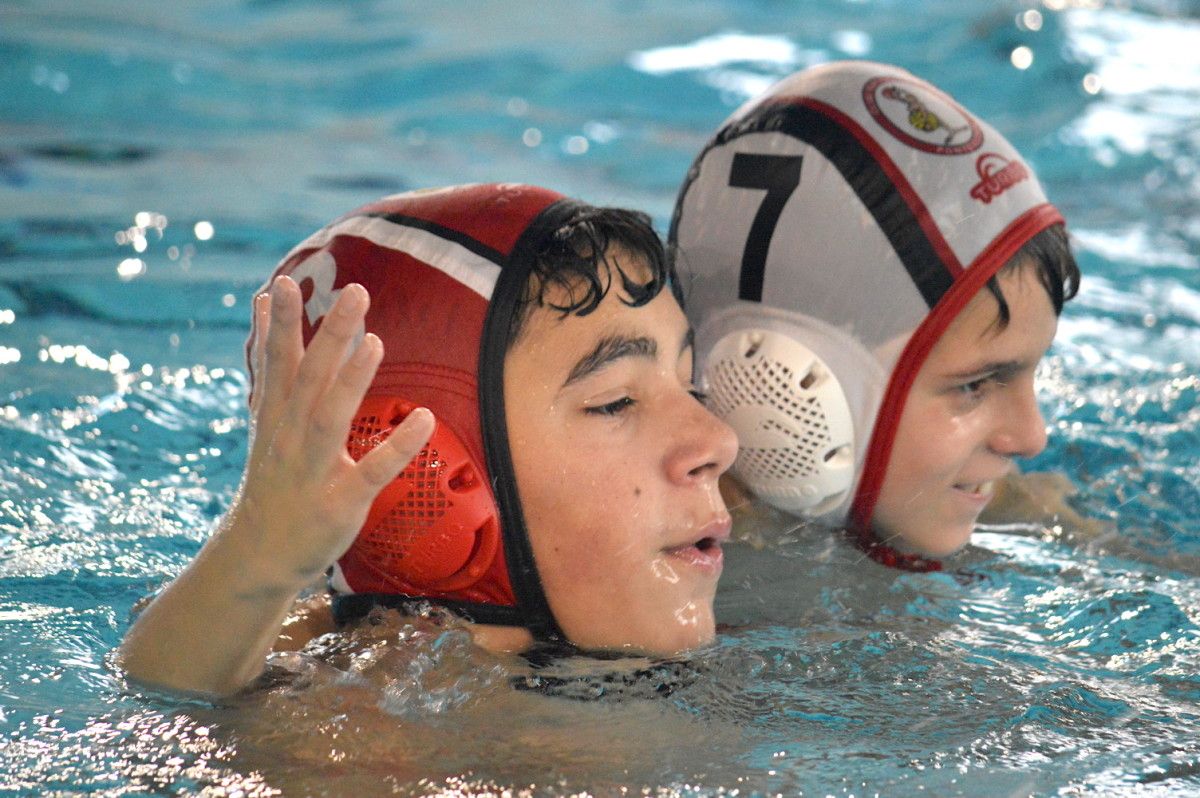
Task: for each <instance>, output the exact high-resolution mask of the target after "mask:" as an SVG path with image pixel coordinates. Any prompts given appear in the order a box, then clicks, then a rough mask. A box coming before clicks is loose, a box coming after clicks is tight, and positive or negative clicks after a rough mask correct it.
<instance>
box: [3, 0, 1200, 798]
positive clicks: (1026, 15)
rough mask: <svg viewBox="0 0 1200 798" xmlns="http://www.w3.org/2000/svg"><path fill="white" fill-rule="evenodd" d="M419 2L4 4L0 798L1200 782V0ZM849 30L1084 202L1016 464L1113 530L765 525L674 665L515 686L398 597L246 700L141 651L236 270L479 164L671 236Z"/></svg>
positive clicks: (226, 376)
mask: <svg viewBox="0 0 1200 798" xmlns="http://www.w3.org/2000/svg"><path fill="white" fill-rule="evenodd" d="M432 8H434V7H433V6H431V5H430V4H419V3H412V2H391V1H384V0H377V1H375V2H368V1H367V0H356V1H355V2H346V3H336V4H323V3H315V2H294V3H278V2H263V1H261V0H258V1H256V0H192V1H191V2H183V0H177V1H176V2H163V3H157V4H153V5H149V6H148V5H147V4H138V3H132V2H128V0H110V2H106V3H103V4H100V3H96V4H88V5H87V6H86V8H83V9H81V8H80V5H79V4H77V3H69V2H63V1H62V0H41V1H40V2H37V3H34V2H19V1H18V2H9V3H5V4H3V5H0V452H2V453H3V455H0V652H2V654H3V656H0V794H5V795H10V794H11V795H29V796H34V795H47V794H51V795H90V794H97V795H151V794H154V795H160V794H204V795H246V796H250V795H275V794H285V795H309V794H311V795H331V796H339V795H375V794H392V793H400V794H414V793H415V794H450V795H459V794H470V793H478V794H497V795H499V794H530V795H560V794H593V795H618V794H648V795H710V794H723V795H774V794H781V795H795V794H806V795H809V794H811V795H855V796H862V795H875V794H879V795H888V796H891V795H918V794H926V795H939V796H942V795H989V796H1010V795H1092V794H1105V795H1138V796H1143V795H1186V794H1191V793H1195V792H1200V520H1198V519H1200V221H1198V220H1200V125H1198V124H1197V119H1200V6H1198V5H1197V4H1196V3H1194V2H1168V0H1160V1H1159V2H1100V0H1094V1H1092V0H1071V1H1068V0H1058V1H1057V2H1044V3H1041V4H1035V3H1027V2H1013V3H1008V2H1000V3H997V2H991V1H990V0H973V1H972V2H962V0H955V1H954V2H951V1H950V0H919V1H915V2H900V0H890V1H889V0H846V1H845V2H815V1H811V2H797V3H788V4H784V3H777V2H769V1H767V0H763V1H761V2H759V1H756V2H746V3H743V2H734V1H733V0H708V1H705V2H697V3H687V4H677V3H669V2H663V1H661V0H660V1H658V2H653V1H651V0H645V1H638V0H609V2H601V3H583V2H578V1H577V0H566V1H565V2H562V3H557V4H554V5H553V7H550V6H546V5H545V4H514V3H508V2H493V1H490V0H476V1H475V2H469V3H462V4H455V5H444V6H443V5H438V6H437V7H436V9H437V10H436V11H434V10H431V9H432ZM1035 12H1036V13H1035ZM1021 48H1028V50H1027V51H1026V50H1023V49H1021ZM847 57H867V58H872V59H875V60H881V61H891V62H895V63H898V64H900V65H902V66H905V67H906V68H909V69H911V70H913V71H914V72H916V73H917V74H919V75H921V76H923V77H925V78H928V79H930V80H932V81H933V82H934V83H936V84H938V85H940V86H942V87H944V88H945V89H947V90H948V91H950V92H951V93H952V94H954V95H955V96H956V97H958V98H959V99H960V100H961V101H962V102H963V103H964V104H966V105H967V106H968V107H970V108H972V109H973V110H975V111H976V112H978V113H979V114H981V115H982V116H984V117H986V118H988V119H989V120H991V121H992V122H993V123H994V124H995V125H996V126H997V127H998V128H999V129H1000V130H1002V131H1003V132H1004V133H1005V134H1006V135H1007V136H1008V137H1009V138H1010V139H1011V140H1012V141H1013V142H1014V144H1016V146H1017V147H1018V148H1019V149H1021V150H1022V151H1023V152H1025V153H1026V154H1027V155H1028V156H1029V158H1030V160H1031V161H1032V163H1033V165H1034V166H1035V168H1036V169H1037V171H1038V172H1039V174H1040V176H1041V177H1042V182H1043V184H1044V185H1045V187H1046V189H1047V192H1048V193H1049V194H1050V196H1051V198H1052V199H1053V200H1054V201H1055V202H1056V203H1057V204H1058V205H1059V206H1060V207H1061V208H1062V210H1063V211H1064V213H1065V215H1066V216H1067V218H1068V220H1069V221H1070V226H1071V229H1072V232H1073V233H1074V235H1075V237H1076V241H1077V245H1078V251H1079V255H1080V261H1081V265H1082V267H1083V269H1084V273H1085V283H1084V289H1083V292H1082V293H1081V295H1080V296H1079V297H1078V298H1077V299H1076V300H1075V301H1073V302H1072V303H1071V304H1070V305H1068V309H1067V311H1066V313H1065V315H1064V317H1063V319H1062V323H1061V325H1060V334H1059V339H1058V341H1057V342H1056V344H1055V347H1054V349H1053V350H1052V354H1051V357H1050V358H1049V359H1048V361H1047V363H1046V364H1045V365H1044V367H1043V368H1042V371H1041V380H1040V390H1041V393H1040V396H1041V400H1042V404H1043V408H1044V409H1045V412H1046V416H1047V421H1048V423H1049V424H1050V425H1051V428H1052V435H1051V442H1050V445H1049V447H1048V448H1047V450H1046V452H1045V453H1043V454H1042V455H1041V456H1039V457H1038V458H1037V459H1036V460H1035V461H1034V462H1033V463H1032V464H1031V466H1030V467H1031V468H1033V469H1036V470H1052V471H1060V472H1063V473H1065V474H1067V475H1068V476H1069V477H1070V479H1071V480H1072V482H1073V483H1074V484H1075V485H1076V486H1077V487H1078V489H1079V494H1078V496H1077V497H1076V498H1075V499H1074V503H1075V505H1076V507H1077V508H1078V509H1080V510H1081V511H1082V512H1084V513H1085V514H1086V515H1088V516H1090V517H1092V518H1094V519H1098V520H1100V521H1102V522H1104V524H1105V525H1104V526H1103V528H1101V529H1100V531H1099V532H1098V533H1094V534H1085V533H1084V532H1083V531H1082V530H1077V529H1073V528H1070V526H1069V525H1067V526H1066V527H1063V526H1062V525H1059V526H1056V525H1055V524H1053V523H1051V524H1048V525H1043V524H1041V523H1038V522H1035V521H1030V522H1029V523H1027V524H1014V525H1007V526H996V527H988V528H985V529H982V530H981V531H980V532H979V533H978V534H977V535H976V537H975V539H974V543H973V545H972V547H971V548H970V549H969V550H968V551H966V552H964V553H963V554H962V555H961V556H960V557H958V558H957V559H956V560H955V561H954V562H953V566H954V567H953V569H952V570H951V571H949V572H947V573H942V574H932V575H916V574H903V573H897V572H893V571H888V570H885V569H882V568H879V567H877V566H875V565H873V564H871V563H869V562H864V561H862V559H861V557H860V555H859V554H858V553H857V552H856V551H855V550H854V549H852V548H851V547H849V546H848V545H847V544H846V543H845V542H844V541H841V540H838V539H833V538H831V537H830V536H829V535H828V534H826V533H823V532H820V531H819V530H813V529H808V528H793V526H792V525H790V524H788V523H787V522H785V521H784V520H783V519H780V518H778V517H776V516H773V515H770V514H766V513H764V514H763V515H762V516H761V517H760V518H759V519H758V520H757V521H756V522H755V523H756V524H757V526H756V528H755V529H754V530H753V531H754V532H756V533H757V535H758V537H759V538H760V539H761V542H762V544H763V545H762V547H761V548H754V547H751V546H748V545H742V546H737V547H730V549H729V551H728V565H727V570H726V578H725V580H724V581H723V587H722V590H721V595H720V596H719V599H718V610H719V617H720V618H721V619H722V620H723V622H724V623H725V629H724V630H723V631H722V634H721V636H720V639H719V640H718V642H717V643H716V645H714V646H713V647H712V648H710V649H708V650H705V651H701V652H699V653H697V654H696V655H694V656H693V657H690V658H688V660H687V661H686V663H684V667H683V672H684V674H685V677H684V678H681V677H679V676H678V674H677V673H676V672H675V671H672V670H668V671H656V672H654V673H652V674H651V675H649V676H641V677H636V678H634V677H631V678H629V679H626V678H625V677H627V676H629V669H632V670H637V669H638V668H639V667H640V666H643V665H646V663H616V664H614V663H586V662H583V663H580V662H576V663H561V664H559V665H558V666H556V667H557V668H558V670H556V671H551V672H550V673H549V674H548V675H549V676H553V677H554V678H555V679H556V680H558V682H556V683H561V684H564V685H566V687H562V688H560V689H557V690H554V691H550V692H551V693H556V692H557V693H558V695H553V694H551V695H546V694H544V693H539V692H531V691H528V690H514V689H513V684H514V680H521V679H524V678H526V677H529V676H530V675H531V674H530V673H529V672H528V670H527V669H526V668H524V667H523V666H520V665H516V664H514V663H512V662H509V661H507V660H501V659H497V658H491V657H488V656H486V655H483V654H481V653H479V652H477V651H474V650H473V649H472V648H471V647H470V646H469V645H467V643H466V641H465V639H464V637H463V635H462V633H461V632H460V631H456V630H453V629H450V630H447V629H444V628H442V627H438V626H436V625H434V624H430V623H424V622H417V623H410V624H403V623H398V622H396V621H395V620H394V619H385V620H384V621H383V622H381V624H380V625H379V626H378V627H372V628H370V629H367V630H363V631H362V632H360V633H359V634H360V635H361V636H362V639H360V640H358V641H356V642H357V643H358V645H357V648H351V647H349V646H347V647H346V648H345V649H344V650H343V649H337V650H332V649H331V650H327V651H324V652H310V653H309V655H295V656H290V657H285V658H281V659H280V661H279V662H277V663H276V670H277V671H278V673H280V674H282V676H281V678H280V679H279V683H278V685H277V686H276V687H274V688H272V689H270V690H267V691H265V692H264V693H261V694H258V695H255V696H250V697H246V698H244V699H239V700H238V701H236V702H233V703H232V704H231V705H230V706H221V707H214V706H211V705H208V704H205V703H203V702H190V701H185V700H180V699H179V698H177V697H172V696H161V695H153V694H148V693H146V692H144V691H139V690H138V689H137V688H136V687H134V686H130V685H126V684H124V683H123V682H122V680H121V678H120V676H119V674H118V673H117V672H115V671H114V670H113V669H112V668H111V667H110V665H109V663H108V661H107V658H108V656H109V653H110V652H111V650H112V648H113V647H114V646H115V645H116V644H117V642H118V641H119V640H120V638H121V636H122V634H123V632H124V630H125V629H126V628H127V627H128V623H129V618H130V613H131V610H132V607H133V605H134V603H135V602H136V601H137V600H138V599H140V598H141V597H143V596H145V595H146V594H148V593H149V592H151V591H153V590H154V589H155V588H156V587H157V586H158V585H160V584H162V583H163V582H164V581H165V580H167V579H169V578H170V577H171V576H172V575H174V574H175V573H177V572H178V570H179V568H181V567H182V565H183V564H184V563H185V562H187V560H188V559H189V558H190V557H191V556H192V555H193V554H194V553H195V551H196V550H197V549H198V547H199V545H200V544H201V542H202V541H203V540H204V538H205V537H206V535H207V532H208V529H209V527H210V526H211V524H212V522H213V520H214V519H215V518H217V517H218V516H219V515H220V513H221V512H222V511H223V509H224V508H225V507H226V506H227V504H228V502H229V500H230V498H231V496H232V494H233V492H234V490H235V489H236V486H237V482H238V479H239V476H240V471H241V463H242V458H243V457H244V453H245V446H244V437H245V432H246V422H245V413H244V404H245V394H246V383H245V379H244V375H243V372H242V350H241V346H242V341H243V338H244V336H245V331H246V326H247V320H248V316H249V300H250V297H251V294H252V292H253V291H254V289H255V288H256V287H257V286H258V285H259V284H260V283H261V281H262V279H263V276H264V275H265V274H266V273H267V272H268V270H269V269H270V268H271V267H272V266H273V264H274V263H275V261H276V260H277V259H278V257H279V256H280V255H282V254H283V253H284V252H285V251H286V250H287V249H288V248H289V247H290V246H291V245H292V244H293V243H294V242H295V241H297V240H299V239H300V238H301V237H302V236H304V235H306V234H307V233H309V232H311V230H313V229H315V228H317V227H319V226H320V225H322V224H323V223H324V222H325V221H327V220H328V219H329V218H332V217H333V216H335V215H337V214H340V213H342V212H344V211H346V210H348V209H350V208H352V207H355V206H356V205H358V204H361V203H362V202H365V201H368V200H370V199H373V198H375V197H376V196H379V195H382V194H386V193H391V192H395V191H399V190H404V189H406V188H415V187H420V186H425V185H438V184H444V183H451V182H465V181H472V180H496V179H501V180H519V181H527V182H534V183H543V184H546V185H550V186H553V187H555V188H558V189H560V190H562V191H565V192H567V193H571V194H577V195H580V196H582V197H583V198H585V199H588V200H591V201H594V202H597V203H620V204H627V205H632V206H635V207H641V208H645V209H647V210H649V211H650V212H651V213H652V214H653V215H654V217H655V219H656V220H657V221H658V223H659V225H660V226H661V227H663V228H665V222H666V219H667V218H668V216H669V213H670V209H671V206H672V204H673V202H674V196H675V191H676V189H677V187H678V183H679V181H680V180H681V179H682V176H683V173H684V171H685V170H686V168H687V166H688V164H689V163H690V161H691V159H692V158H693V156H694V155H695V153H696V152H697V150H698V149H699V148H700V147H701V146H702V144H703V143H704V141H705V139H706V138H707V136H708V135H709V134H710V133H711V132H712V131H713V130H714V129H715V127H716V126H717V125H718V124H719V123H720V121H721V120H722V119H723V118H724V117H725V116H726V115H727V114H728V113H729V112H730V111H731V110H732V108H734V107H735V106H736V105H737V104H738V103H740V102H741V101H742V100H744V99H746V98H747V97H748V96H750V95H751V94H753V93H754V92H757V91H759V90H761V89H762V88H765V86H766V85H768V84H769V83H770V82H771V81H773V80H774V79H776V78H778V77H781V76H783V75H785V74H787V73H789V72H791V71H793V70H795V69H798V68H801V67H803V66H806V65H809V64H812V63H819V62H821V61H825V60H829V59H834V58H847ZM1030 57H1031V58H1032V60H1031V62H1030V63H1028V65H1027V67H1026V68H1024V69H1020V68H1017V67H1016V66H1014V63H1018V64H1025V62H1026V61H1027V60H1029V58H1030ZM199 223H207V225H208V226H206V225H205V224H199ZM210 233H211V234H210ZM318 654H320V656H318ZM613 669H616V671H617V673H616V674H615V675H614V674H613V672H612V671H613ZM672 674H674V675H672ZM546 675H547V674H541V676H546ZM284 677H286V678H284ZM656 680H657V681H656ZM626 682H629V684H626ZM647 685H648V686H649V688H647ZM660 687H661V688H662V689H661V691H660V690H659V689H658V688H660ZM659 692H665V693H669V694H668V695H666V696H665V697H662V696H660V697H657V698H650V697H648V695H650V694H657V693H659ZM564 693H565V694H564ZM578 693H583V694H588V695H592V696H599V698H598V699H597V700H590V701H580V700H572V699H571V698H569V697H568V695H574V694H578ZM506 790H507V791H508V792H507V793H506V792H505V791H506Z"/></svg>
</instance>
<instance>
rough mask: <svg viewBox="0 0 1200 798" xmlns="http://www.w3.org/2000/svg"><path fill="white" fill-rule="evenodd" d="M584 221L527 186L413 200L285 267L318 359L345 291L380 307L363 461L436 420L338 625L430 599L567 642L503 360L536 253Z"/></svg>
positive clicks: (398, 483)
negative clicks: (528, 513)
mask: <svg viewBox="0 0 1200 798" xmlns="http://www.w3.org/2000/svg"><path fill="white" fill-rule="evenodd" d="M577 207H578V204H577V203H575V202H573V201H571V200H567V199H564V198H563V197H562V196H561V195H559V194H557V193H555V192H552V191H548V190H545V189H540V188H536V187H533V186H524V185H515V184H495V185H471V186H452V187H449V188H443V189H435V190H427V191H416V192H411V193H408V194H401V195H397V196H393V197H388V198H385V199H382V200H380V201H378V202H375V203H372V204H369V205H366V206H363V207H361V208H359V209H357V210H355V211H352V212H351V213H349V214H347V215H345V216H343V217H341V218H339V219H336V220H335V221H333V222H331V223H330V224H329V225H327V226H326V227H324V228H322V229H321V230H319V231H318V232H316V233H314V234H313V235H311V236H309V238H307V239H306V240H305V241H303V242H301V243H300V244H299V245H298V246H296V247H295V248H294V249H293V250H292V251H291V252H290V253H289V254H288V255H287V256H286V257H284V259H283V261H282V262H281V263H280V264H279V266H278V267H277V268H276V270H275V272H274V274H273V275H272V279H274V276H275V275H280V274H288V275H290V276H291V277H292V278H293V279H294V280H296V282H297V283H298V284H299V286H300V289H301V292H302V295H303V297H304V314H303V321H302V326H303V337H304V343H305V345H307V344H308V343H309V342H310V341H311V340H312V337H313V336H314V335H315V334H316V331H317V329H318V326H319V324H320V321H321V319H322V317H323V316H324V314H325V313H327V312H328V311H329V309H330V308H332V307H333V303H334V301H335V300H336V298H337V295H338V294H339V293H340V291H341V289H342V288H343V287H344V286H346V285H348V284H350V283H359V284H361V285H362V286H363V287H365V288H366V289H367V291H368V293H369V294H370V296H371V299H372V301H371V306H370V309H369V310H368V312H367V315H366V318H365V322H364V324H365V328H366V331H367V332H372V333H374V334H376V335H377V336H379V338H380V340H381V341H382V342H383V346H384V357H383V360H382V362H381V363H380V365H379V368H378V370H377V372H376V374H375V378H374V380H373V381H372V383H371V386H370V388H369V389H368V391H367V395H366V397H365V398H364V401H363V403H362V405H361V407H360V408H359V412H358V414H357V416H356V418H355V420H354V422H353V423H352V426H351V432H350V436H349V440H348V442H347V448H348V451H349V452H350V454H351V456H353V457H355V458H358V457H361V456H362V455H363V454H365V453H366V452H367V451H369V450H370V449H371V448H373V447H374V446H376V445H378V444H379V442H381V441H382V440H384V439H385V438H386V436H387V435H388V434H390V432H391V430H392V429H394V428H395V427H396V426H397V425H398V424H399V423H400V422H401V421H402V420H403V418H404V417H405V416H406V415H407V414H408V413H409V412H411V410H412V409H414V408H415V407H417V406H425V407H428V408H429V409H430V410H431V411H432V412H433V414H434V417H435V419H436V420H437V427H436V429H435V431H434V433H433V436H432V437H431V439H430V441H429V442H428V443H427V444H426V446H425V447H424V448H423V449H422V451H421V452H420V453H419V454H418V455H417V456H416V457H415V458H414V459H413V461H412V462H411V463H410V464H409V465H408V466H407V467H406V468H405V469H404V471H403V472H402V473H401V474H400V475H398V476H397V477H396V479H394V480H393V481H392V482H391V483H390V484H389V485H388V486H386V487H385V488H384V489H383V490H382V491H381V492H380V494H379V495H378V497H377V498H376V500H375V502H374V504H373V505H372V507H371V510H370V512H369V513H368V516H367V519H366V522H365V524H364V526H363V528H362V530H361V531H360V532H359V535H358V537H357V538H356V539H355V541H354V543H353V544H352V545H351V547H350V549H349V550H348V551H347V552H346V553H345V554H344V555H342V557H341V558H339V560H338V561H337V563H336V564H335V565H334V567H333V569H332V573H331V576H330V587H331V588H332V590H333V591H334V594H335V596H334V614H335V616H336V617H337V618H338V619H339V620H347V619H350V618H353V617H356V616H359V615H362V614H365V613H366V612H367V611H368V610H369V609H370V608H371V607H372V606H375V605H382V606H400V607H405V606H407V605H408V604H410V603H411V602H412V601H413V600H414V599H419V600H422V601H428V602H431V603H434V604H438V605H442V606H445V607H448V608H450V609H452V610H454V611H456V612H458V613H459V614H461V615H463V616H465V617H466V618H468V619H469V620H472V621H476V622H479V623H489V624H501V625H509V626H523V627H525V628H528V629H529V630H530V631H531V632H533V634H534V635H535V637H537V638H539V639H543V640H546V639H551V640H552V639H557V638H558V637H560V635H561V633H560V630H559V629H558V626H557V624H556V622H555V620H554V618H553V616H552V615H551V613H550V609H549V605H548V603H547V601H546V598H545V595H544V593H543V591H542V587H541V580H540V577H539V574H538V572H537V569H536V567H535V563H534V560H533V553H532V549H531V547H530V543H529V540H528V536H527V535H526V532H525V524H524V518H523V514H522V511H521V506H520V500H519V496H518V493H517V487H516V478H515V476H514V474H513V466H512V459H511V457H510V453H509V448H508V438H507V432H506V423H505V413H504V355H505V351H506V349H507V345H508V338H509V335H510V332H511V327H512V321H513V318H514V316H515V314H516V313H517V310H518V308H519V302H520V298H521V297H522V295H523V292H524V290H525V286H526V283H527V281H528V277H529V274H530V271H531V269H532V268H533V265H534V259H535V256H536V250H537V247H538V246H539V244H540V243H541V242H543V241H544V240H546V238H547V236H548V235H549V234H551V233H552V232H553V231H554V230H556V229H558V228H559V227H560V226H561V224H562V223H563V222H564V221H565V220H566V218H567V217H568V215H569V214H571V213H573V212H574V210H575V209H576V208H577ZM264 289H265V286H264ZM257 334H258V331H257V330H252V332H251V339H250V341H248V342H247V354H248V355H249V353H250V352H251V351H253V340H254V336H255V335H257ZM248 359H249V358H248ZM251 375H252V378H253V371H252V372H251ZM252 384H253V382H252Z"/></svg>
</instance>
